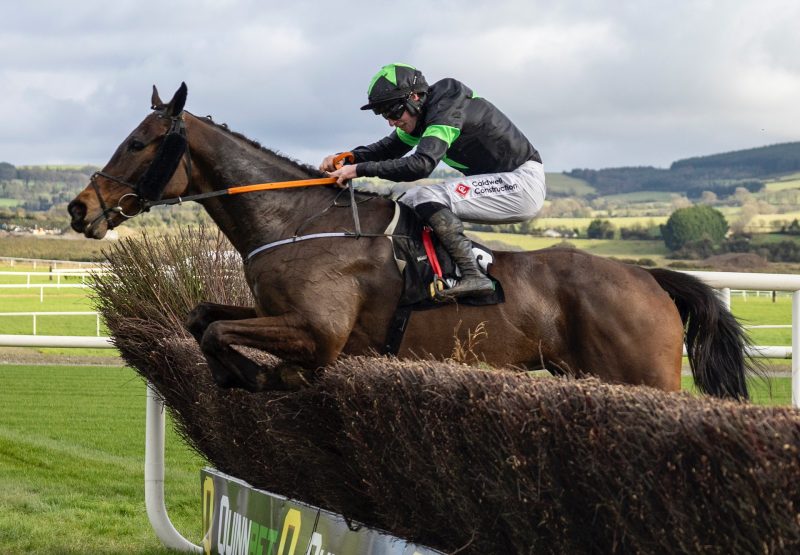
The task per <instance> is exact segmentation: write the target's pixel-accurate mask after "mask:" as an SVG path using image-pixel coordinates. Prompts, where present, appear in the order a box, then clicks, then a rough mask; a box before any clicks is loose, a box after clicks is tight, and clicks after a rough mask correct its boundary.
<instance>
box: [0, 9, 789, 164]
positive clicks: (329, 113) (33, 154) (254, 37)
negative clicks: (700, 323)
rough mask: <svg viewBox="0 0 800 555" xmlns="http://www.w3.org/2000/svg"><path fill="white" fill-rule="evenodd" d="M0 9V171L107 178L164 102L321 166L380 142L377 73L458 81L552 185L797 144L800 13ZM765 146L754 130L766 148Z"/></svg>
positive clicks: (382, 130)
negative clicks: (70, 167)
mask: <svg viewBox="0 0 800 555" xmlns="http://www.w3.org/2000/svg"><path fill="white" fill-rule="evenodd" d="M8 4H9V3H6V4H5V5H4V6H3V7H1V8H0V49H2V52H3V54H4V55H3V57H2V60H0V98H2V99H3V100H2V103H0V118H2V121H3V122H4V125H3V126H2V127H1V128H0V160H7V161H9V162H12V163H17V164H23V163H46V162H71V163H84V162H93V163H103V162H104V161H105V160H106V159H107V157H108V156H110V154H111V152H112V151H113V150H114V148H115V147H116V145H117V144H118V143H119V142H120V141H121V140H122V139H123V138H124V137H125V136H126V135H127V133H128V131H129V130H130V129H131V128H132V127H133V126H135V125H136V123H137V122H138V121H140V120H141V119H142V117H144V116H145V115H146V113H147V111H148V101H149V95H150V87H151V85H152V84H154V83H155V84H157V85H158V86H159V89H160V90H161V91H162V95H163V96H168V95H170V94H171V93H172V92H173V91H174V90H175V89H176V88H177V86H178V85H179V84H180V82H181V81H186V82H187V84H188V85H189V100H188V103H187V108H188V109H189V110H190V111H192V112H194V113H197V114H200V115H205V114H213V115H214V117H215V119H217V120H218V121H226V122H227V123H228V124H229V125H230V126H231V127H232V128H233V129H236V130H238V131H240V132H242V133H245V134H246V135H248V136H250V137H252V138H254V139H257V140H259V141H261V142H262V143H263V144H265V145H268V146H270V147H272V148H277V149H280V150H281V151H283V152H285V153H287V154H289V155H292V156H295V157H298V158H301V159H303V160H304V161H306V162H309V163H316V162H317V160H318V158H319V157H321V156H322V155H324V154H325V153H327V152H330V151H333V150H341V149H344V148H347V147H351V146H355V145H357V144H364V143H366V142H370V141H372V140H375V139H378V138H380V137H381V136H382V135H383V134H385V133H386V132H388V131H389V128H388V126H386V123H385V122H383V121H381V120H380V119H379V118H375V117H374V116H373V115H371V114H369V113H365V112H360V111H359V110H358V107H359V106H360V105H361V103H362V101H363V98H364V96H365V88H366V84H367V82H368V81H369V78H370V77H371V75H372V74H373V73H374V72H375V71H376V70H377V69H378V68H379V67H380V66H381V65H383V64H384V63H387V62H392V61H405V62H408V63H412V64H415V65H417V66H418V67H419V68H420V69H422V70H423V71H424V72H425V73H426V75H427V76H428V77H429V80H431V81H432V80H436V79H438V78H441V77H445V76H452V77H457V78H459V79H461V80H463V81H465V82H466V83H468V84H469V85H470V86H471V87H473V88H474V89H475V90H477V91H478V92H479V93H480V94H482V95H483V96H485V97H487V98H489V99H490V100H492V101H493V102H494V103H495V104H497V105H498V106H499V107H500V108H501V109H502V110H503V111H505V112H506V113H508V114H509V115H510V116H511V117H512V119H514V121H515V122H516V123H517V124H518V125H519V126H520V127H521V128H522V129H523V130H524V131H525V132H526V133H527V134H528V135H529V137H530V138H531V140H532V141H533V142H534V144H535V145H536V146H537V148H539V150H540V151H541V152H542V154H543V157H544V159H545V165H546V166H547V168H548V169H549V170H551V171H555V170H568V169H571V168H573V167H594V168H600V167H608V166H619V165H657V166H665V165H667V164H668V163H669V162H671V161H673V160H675V159H677V158H680V157H684V156H690V155H695V154H702V153H712V152H718V151H723V150H731V149H735V148H748V147H752V146H758V145H762V144H770V143H775V142H781V141H788V140H797V138H798V133H797V131H796V129H795V127H796V124H795V123H794V122H796V121H798V116H800V108H798V103H797V102H796V99H797V98H798V93H800V61H799V60H798V58H797V56H796V52H798V51H800V44H799V43H800V38H799V37H798V34H797V33H796V32H795V30H794V26H795V23H796V21H798V20H799V19H800V17H799V16H800V6H797V5H796V4H795V3H794V2H790V1H788V0H762V1H755V0H746V1H743V2H737V3H729V2H722V1H710V0H707V1H693V0H676V1H675V2H672V3H670V4H669V5H668V6H667V5H665V4H663V3H660V2H649V1H645V2H616V3H613V4H612V3H608V2H597V1H592V0H566V1H564V2H557V3H553V2H542V1H536V2H529V1H516V0H512V1H508V0H499V1H495V2H486V1H474V0H473V1H470V0H464V1H460V2H456V1H435V0H434V1H432V0H429V1H424V2H423V1H421V0H410V1H408V2H404V3H402V4H398V3H382V2H365V1H364V2H362V1H344V2H340V3H338V4H336V5H335V6H328V5H324V4H319V3H318V2H309V1H305V0H301V1H299V2H295V3H292V4H291V5H290V4H289V3H277V2H258V1H255V0H252V1H251V0H224V1H211V0H204V1H194V2H190V1H187V0H180V1H177V2H170V3H168V4H164V3H159V2H155V1H153V0H146V1H140V2H133V1H132V0H120V1H117V2H113V3H107V2H100V1H97V0H90V1H85V2H79V3H72V4H65V3H63V2H56V1H41V2H27V3H13V4H14V6H13V9H11V7H9V6H8ZM762 129H763V131H762Z"/></svg>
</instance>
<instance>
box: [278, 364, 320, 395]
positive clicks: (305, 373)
mask: <svg viewBox="0 0 800 555" xmlns="http://www.w3.org/2000/svg"><path fill="white" fill-rule="evenodd" d="M276 370H278V373H279V376H280V380H281V383H282V384H283V385H284V389H286V390H287V391H299V390H301V389H305V388H307V387H310V386H311V374H312V371H311V370H309V369H308V368H303V367H301V366H297V365H296V364H286V363H284V364H281V365H280V366H279V367H278V368H277V369H276Z"/></svg>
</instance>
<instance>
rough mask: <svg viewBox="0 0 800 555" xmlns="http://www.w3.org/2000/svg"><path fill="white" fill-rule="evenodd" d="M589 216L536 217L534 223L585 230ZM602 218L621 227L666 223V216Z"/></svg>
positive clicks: (589, 220)
mask: <svg viewBox="0 0 800 555" xmlns="http://www.w3.org/2000/svg"><path fill="white" fill-rule="evenodd" d="M594 219H596V218H595V217H591V218H536V219H535V220H534V223H535V224H536V227H538V228H539V229H548V228H565V229H578V230H580V231H582V232H584V233H585V232H586V229H587V228H588V227H589V224H590V223H592V220H594ZM601 219H603V220H609V221H610V222H611V223H612V224H614V226H615V227H616V228H618V229H619V228H621V227H634V226H636V225H638V226H642V227H651V226H654V225H660V224H665V223H667V216H620V217H605V216H603V217H601Z"/></svg>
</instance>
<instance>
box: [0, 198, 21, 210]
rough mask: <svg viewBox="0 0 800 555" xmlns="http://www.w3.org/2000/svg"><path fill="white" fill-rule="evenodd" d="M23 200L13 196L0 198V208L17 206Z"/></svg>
mask: <svg viewBox="0 0 800 555" xmlns="http://www.w3.org/2000/svg"><path fill="white" fill-rule="evenodd" d="M22 202H23V201H21V200H19V199H15V198H0V208H2V207H7V208H13V207H14V206H19V205H20V204H22Z"/></svg>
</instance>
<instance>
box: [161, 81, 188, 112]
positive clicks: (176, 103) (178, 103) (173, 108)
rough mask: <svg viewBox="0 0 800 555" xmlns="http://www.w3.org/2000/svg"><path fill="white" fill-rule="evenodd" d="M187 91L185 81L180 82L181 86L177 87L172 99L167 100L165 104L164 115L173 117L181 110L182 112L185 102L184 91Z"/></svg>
mask: <svg viewBox="0 0 800 555" xmlns="http://www.w3.org/2000/svg"><path fill="white" fill-rule="evenodd" d="M187 92H189V89H188V88H187V87H186V83H183V82H182V83H181V86H180V87H178V90H177V91H175V96H173V97H172V100H170V101H169V104H167V109H166V115H167V116H169V117H175V116H177V115H178V114H180V113H181V112H183V106H184V105H185V104H186V93H187Z"/></svg>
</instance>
